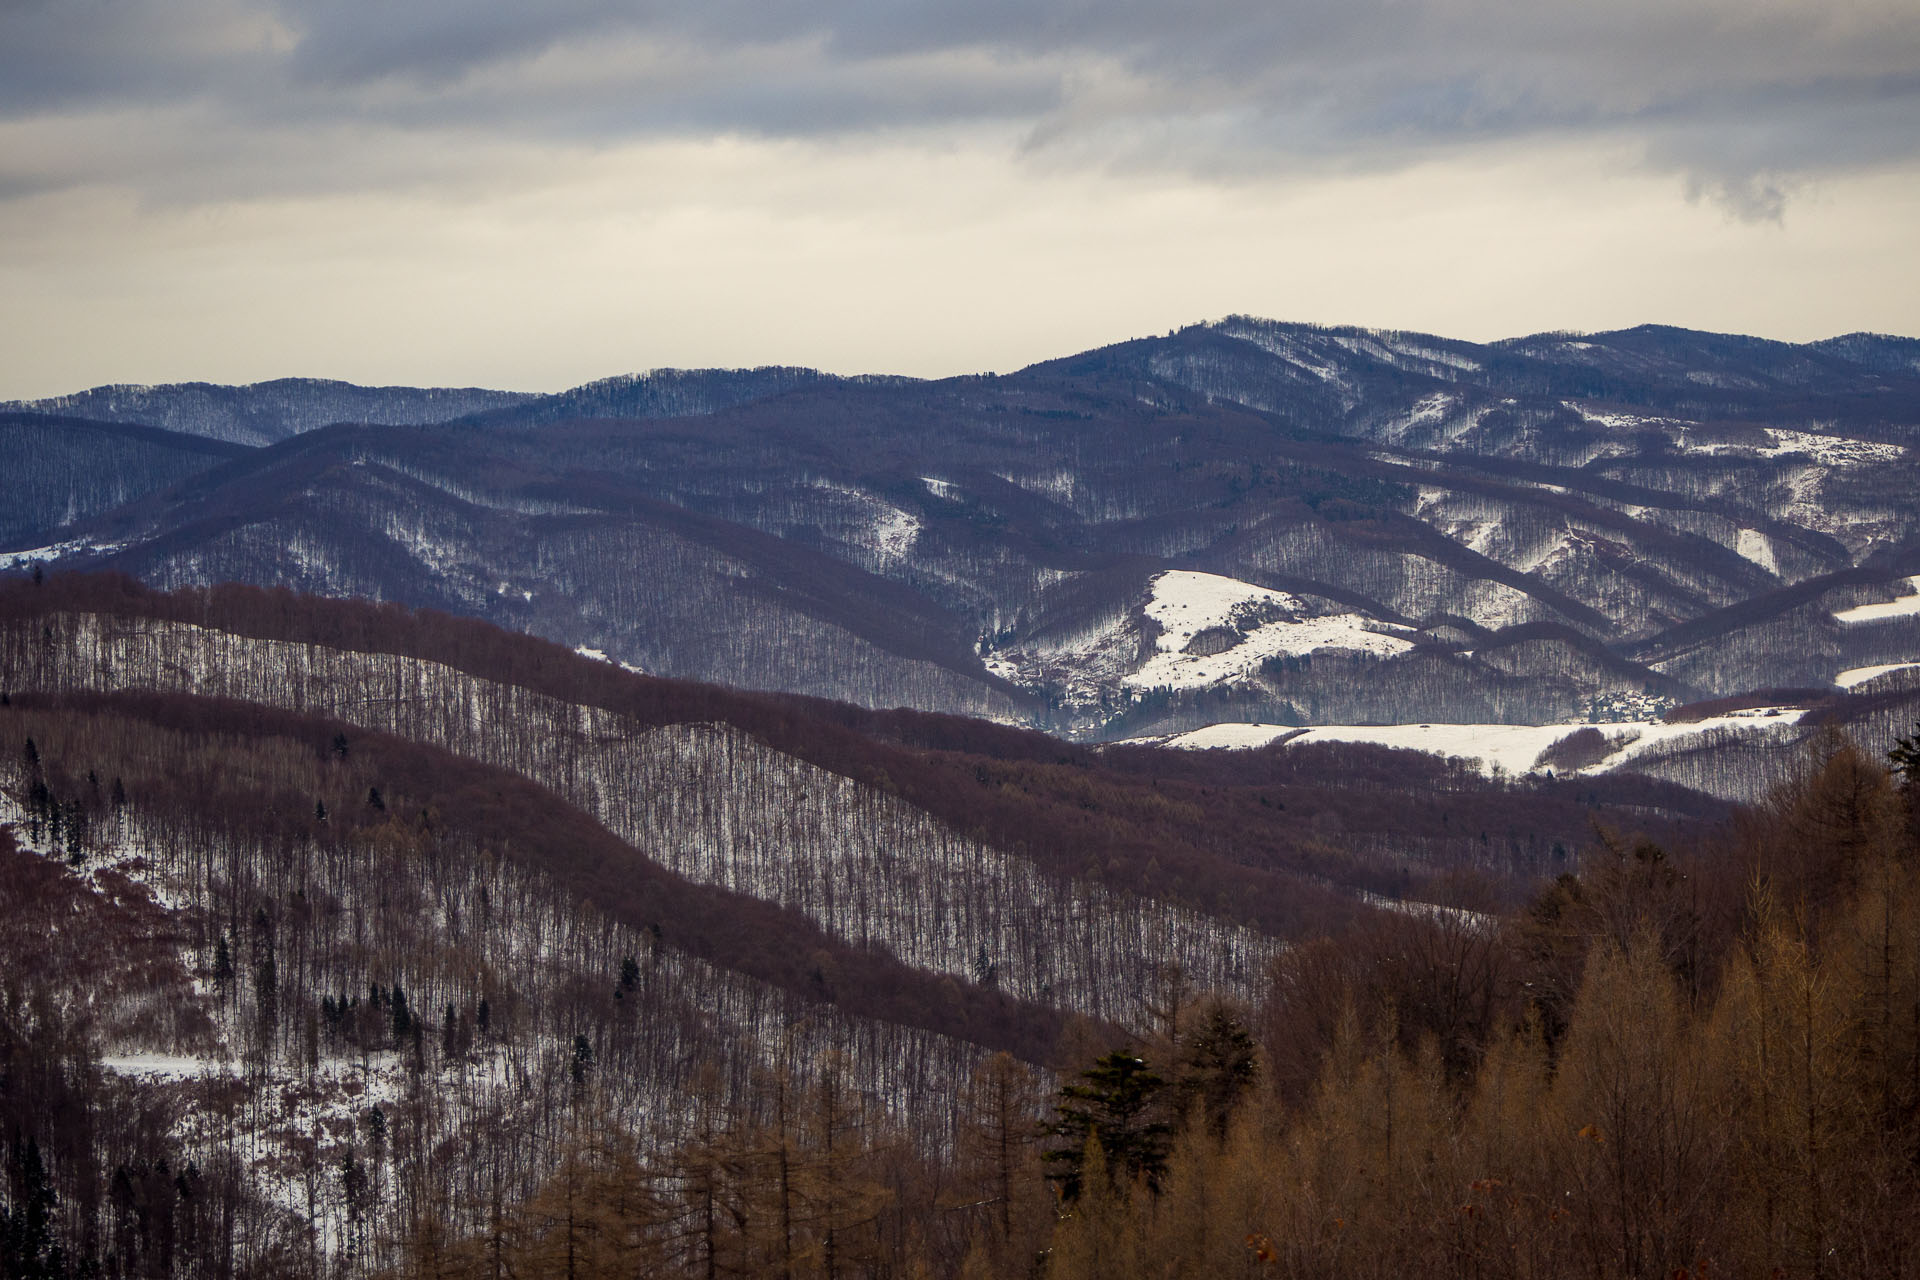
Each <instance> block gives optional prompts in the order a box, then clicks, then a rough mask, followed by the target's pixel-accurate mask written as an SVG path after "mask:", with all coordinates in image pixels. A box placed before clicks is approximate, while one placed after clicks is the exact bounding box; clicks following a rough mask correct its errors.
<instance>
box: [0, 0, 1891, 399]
mask: <svg viewBox="0 0 1920 1280" xmlns="http://www.w3.org/2000/svg"><path fill="white" fill-rule="evenodd" d="M1916 228H1920V0H1825V2H1821V3H1815V2H1812V0H1584V2H1581V3H1574V2H1571V0H1512V2H1509V0H1184V2H1182V3H1168V2H1164V0H1160V2H1155V0H1020V2H1019V3H1014V2H1012V0H967V2H966V3H958V2H948V3H917V2H915V0H752V2H749V0H632V2H627V0H546V2H544V3H538V4H534V3H526V2H525V0H513V2H509V0H404V2H402V3H396V2H395V0H283V2H281V3H271V2H263V0H0V306H4V313H3V317H4V318H0V397H24V396H43V395H51V394H55V393H59V392H64V391H71V390H76V389H79V388H82V387H86V386H91V385H94V384H97V383H102V382H159V381H179V380H187V379H206V380H213V381H223V382H231V381H252V380H257V379H262V378H270V377H278V376H285V375H291V374H303V375H312V376H324V377H340V378H349V379H352V380H355V381H361V382H404V383H417V384H424V383H439V384H448V383H457V384H463V385H466V384H474V385H485V386H497V387H512V388H524V389H528V390H546V389H557V388H560V387H563V386H567V385H571V384H574V383H577V382H581V381H584V380H587V379H590V378H595V377H600V376H605V375H607V374H611V373H616V372H624V371H629V370H635V369H644V368H650V367H657V366H663V365H678V366H712V365H728V366H733V365H755V364H809V365H816V366H820V367H823V368H827V369H832V370H835V371H839V372H863V371H873V372H897V373H912V374H922V375H938V374H948V373H960V372H973V371H980V370H990V369H992V370H1006V369H1011V368H1015V367H1018V366H1020V365H1022V364H1025V363H1028V362H1030V361H1034V360H1038V359H1044V358H1048V357H1051V356H1056V355H1062V354H1066V353H1068V352H1071V351H1074V350H1079V349H1083V348H1086V347H1090V346H1095V345H1099V344H1102V343H1106V342H1112V341H1118V340H1121V339H1124V338H1128V337H1134V336H1139V335H1141V334H1145V333H1151V332H1156V331H1164V330H1166V329H1169V328H1171V327H1174V326H1176V325H1179V324H1183V323H1186V322H1189V321H1194V320H1201V319H1208V318H1215V317H1219V316H1222V315H1226V314H1229V313H1233V312H1242V313H1250V314H1256V315H1263V316H1270V317H1275V318H1280V319H1289V320H1313V321H1322V322H1331V323H1355V324H1366V325H1375V326H1381V327H1394V328H1410V329H1424V330H1428V331H1433V332H1439V333H1444V334H1448V335H1451V336H1457V337H1465V338H1474V339H1490V338H1497V337H1505V336H1513V335H1517V334H1522V333H1528V332H1533V331H1537V330H1541V329H1562V328H1578V329H1589V330H1593V329H1605V328H1614V327H1622V326H1627V325H1632V324H1638V323H1642V322H1647V321H1656V322H1661V323H1670V324H1683V325H1690V326H1695V327H1699V328H1711V329H1720V330H1729V331H1738V332H1745V333H1757V334H1763V335H1766V336H1770V337H1779V338H1787V339H1794V340H1806V339H1812V338H1819V337H1826V336H1830V335H1832V334H1836V333H1842V332H1847V331H1851V330H1856V329H1872V330H1878V331H1882V332H1898V333H1906V334H1920V231H1916Z"/></svg>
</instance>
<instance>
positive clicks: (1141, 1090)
mask: <svg viewBox="0 0 1920 1280" xmlns="http://www.w3.org/2000/svg"><path fill="white" fill-rule="evenodd" d="M1166 1083H1167V1082H1166V1080H1165V1079H1164V1078H1162V1077H1161V1076H1160V1075H1159V1074H1158V1073H1157V1072H1155V1071H1154V1070H1153V1069H1152V1068H1151V1067H1149V1066H1148V1065H1147V1063H1146V1060H1145V1059H1143V1058H1140V1057H1138V1056H1137V1055H1135V1054H1133V1053H1130V1052H1128V1051H1126V1050H1124V1049H1116V1050H1114V1051H1113V1052H1111V1053H1108V1054H1107V1055H1106V1056H1104V1057H1102V1058H1100V1059H1099V1060H1098V1061H1096V1062H1095V1063H1094V1064H1093V1065H1092V1066H1091V1067H1089V1068H1087V1069H1086V1070H1085V1071H1082V1072H1081V1073H1080V1083H1077V1084H1068V1085H1063V1086H1061V1089H1060V1101H1059V1102H1058V1103H1057V1104H1056V1106H1055V1111H1056V1113H1057V1115H1058V1119H1056V1120H1055V1121H1054V1122H1053V1124H1052V1125H1051V1126H1049V1128H1048V1132H1049V1133H1051V1134H1052V1135H1053V1136H1054V1137H1056V1138H1058V1139H1060V1141H1061V1145H1060V1146H1058V1147H1055V1148H1053V1149H1051V1150H1049V1151H1047V1153H1046V1155H1045V1157H1044V1158H1045V1159H1046V1160H1047V1162H1048V1163H1049V1164H1050V1165H1052V1166H1053V1168H1052V1171H1051V1172H1049V1173H1048V1174H1047V1176H1048V1177H1049V1178H1051V1179H1053V1180H1054V1181H1055V1182H1056V1183H1058V1184H1059V1186H1060V1194H1061V1195H1062V1196H1063V1197H1064V1198H1066V1199H1068V1200H1074V1199H1078V1198H1079V1196H1080V1194H1081V1192H1082V1190H1083V1189H1084V1187H1083V1183H1082V1172H1083V1167H1082V1166H1083V1162H1084V1160H1085V1152H1086V1150H1087V1143H1088V1140H1089V1139H1097V1141H1098V1144H1099V1147H1100V1149H1101V1151H1102V1152H1104V1153H1105V1169H1106V1174H1107V1176H1108V1177H1110V1178H1113V1179H1114V1180H1115V1182H1116V1184H1117V1185H1119V1186H1120V1187H1122V1188H1124V1187H1125V1186H1126V1185H1127V1184H1129V1183H1131V1182H1133V1181H1134V1180H1136V1179H1139V1180H1143V1181H1145V1183H1146V1184H1147V1189H1148V1190H1150V1191H1154V1192H1158V1191H1159V1189H1160V1178H1161V1175H1162V1174H1164V1173H1165V1172H1166V1167H1167V1150H1168V1145H1169V1142H1168V1140H1169V1136H1170V1135H1171V1133H1172V1132H1173V1129H1172V1126H1171V1125H1169V1124H1167V1123H1166V1122H1165V1121H1164V1120H1160V1119H1157V1118H1155V1115H1156V1107H1155V1104H1156V1103H1157V1102H1158V1101H1159V1098H1160V1094H1161V1091H1162V1090H1163V1089H1164V1088H1165V1087H1166Z"/></svg>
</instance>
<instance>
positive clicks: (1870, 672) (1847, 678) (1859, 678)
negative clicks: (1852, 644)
mask: <svg viewBox="0 0 1920 1280" xmlns="http://www.w3.org/2000/svg"><path fill="white" fill-rule="evenodd" d="M1916 667H1920V662H1883V663H1881V664H1880V665H1879V666H1877V667H1852V668H1849V669H1848V670H1846V671H1842V672H1841V673H1840V674H1839V675H1837V676H1835V677H1834V678H1833V682H1834V683H1835V684H1837V685H1839V686H1840V687H1841V688H1842V689H1854V688H1858V687H1859V686H1860V685H1863V684H1865V683H1867V681H1869V680H1877V679H1879V678H1880V677H1881V676H1884V675H1886V674H1888V673H1889V672H1893V671H1910V670H1912V669H1914V668H1916Z"/></svg>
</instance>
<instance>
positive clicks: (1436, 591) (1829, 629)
mask: <svg viewBox="0 0 1920 1280" xmlns="http://www.w3.org/2000/svg"><path fill="white" fill-rule="evenodd" d="M0 410H4V412H3V413H0V442H3V443H4V446H5V447H6V449H7V452H8V456H10V457H12V458H14V459H16V460H17V465H16V468H15V471H14V479H13V483H12V484H11V485H10V487H9V500H8V504H7V508H8V510H7V512H6V513H5V514H4V516H0V547H6V548H9V549H10V550H9V551H8V552H7V553H5V554H4V556H0V564H5V565H10V566H12V567H14V568H16V569H20V568H24V567H26V566H27V565H28V564H29V563H39V564H42V565H44V566H45V567H48V568H55V569H59V570H67V569H79V568H87V569H95V568H98V569H112V570H118V571H121V572H124V573H128V574H131V575H133V576H135V577H137V578H139V579H141V580H142V581H145V582H147V583H150V584H152V585H154V586H156V587H159V588H163V589H174V588H182V587H191V586H200V585H207V584H211V583H216V582H222V581H240V582H249V583H255V584H260V585H277V586H288V587H293V588H296V589H298V590H302V591H307V592H314V593H319V594H325V595H334V596H353V597H361V598H366V599H372V600H386V601H395V602H400V603H404V604H407V605H411V606H416V607H427V608H433V609H438V610H443V611H446V612H449V613H455V614H461V615H467V616H472V617H478V618H484V619H487V620H489V621H492V622H495V623H498V624H500V625H503V626H507V627H510V628H513V629H517V630H522V631H526V632H530V633H533V634H536V635H540V636H543V637H546V638H549V639H552V640H555V641H558V642H559V643H561V644H564V645H566V646H568V647H570V648H575V649H578V650H581V651H584V652H587V653H589V654H592V655H595V656H598V657H603V658H605V659H606V660H607V661H608V662H611V663H617V664H620V665H623V666H626V667H628V668H631V669H634V670H638V671H644V672H647V673H651V674H656V675H663V676H672V677H682V678H691V679H697V680H703V681H709V682H715V683H720V684H726V685H732V686H736V687H740V688H747V689H760V690H770V691H780V692H787V693H797V694H805V695H813V696H819V697H825V698H831V699H837V700H842V701H846V702H851V703H854V704H857V705H862V706H867V707H876V708H881V707H892V706H904V707H915V708H919V709H922V710H929V711H942V712H957V713H964V714H969V715H975V716H985V717H989V718H992V719H995V720H999V721H1002V722H1006V723H1010V724H1019V725H1025V726H1030V727H1037V728H1042V729H1046V730H1049V731H1051V732H1054V733H1056V734H1061V735H1065V736H1068V737H1072V738H1079V739H1086V740H1112V739H1119V738H1137V737H1159V738H1163V739H1176V738H1177V736H1178V735H1183V734H1187V733H1190V732H1191V731H1193V730H1196V729H1200V728H1203V727H1205V726H1208V725H1212V724H1216V723H1219V722H1248V723H1254V722H1257V723H1262V724H1266V725H1271V726H1279V727H1288V726H1292V727H1318V728H1317V730H1316V731H1337V730H1339V729H1340V728H1341V727H1343V726H1345V727H1351V726H1365V725H1411V724H1416V723H1421V722H1425V723H1449V724H1460V723H1467V724H1495V725H1497V724H1511V725H1522V724H1568V725H1594V726H1599V727H1600V729H1601V731H1602V732H1600V733H1599V734H1598V735H1597V736H1599V737H1601V738H1603V739H1607V740H1612V739H1614V738H1624V737H1626V736H1629V735H1631V734H1634V733H1636V732H1638V731H1637V730H1635V729H1633V728H1632V727H1631V726H1644V725H1646V724H1650V723H1652V722H1654V721H1655V720H1658V719H1659V718H1660V717H1661V716H1662V715H1664V714H1666V713H1668V712H1670V711H1671V710H1672V709H1674V708H1677V707H1683V706H1688V705H1691V704H1697V703H1701V702H1703V701H1714V702H1716V703H1717V706H1716V708H1715V710H1716V711H1717V712H1725V711H1733V710H1738V709H1739V708H1741V707H1748V708H1785V709H1788V710H1790V711H1792V712H1793V714H1792V715H1791V716H1790V717H1789V720H1791V721H1792V722H1793V723H1795V724H1798V723H1799V722H1801V721H1804V720H1807V719H1808V716H1809V714H1810V713H1812V712H1813V711H1814V710H1815V709H1817V708H1825V710H1824V711H1821V712H1820V713H1819V714H1820V715H1824V716H1826V717H1827V718H1834V717H1835V716H1838V717H1839V718H1841V719H1845V718H1846V717H1847V716H1850V715H1855V714H1861V712H1860V710H1859V707H1860V700H1862V699H1865V700H1868V701H1871V700H1872V699H1875V698H1879V699H1881V703H1879V704H1876V705H1878V706H1881V710H1880V711H1879V712H1876V714H1879V715H1881V717H1882V718H1886V719H1889V722H1891V721H1892V720H1897V719H1898V718H1899V717H1900V716H1903V715H1905V703H1906V697H1905V694H1906V693H1907V692H1908V691H1909V689H1920V679H1916V673H1920V668H1916V667H1914V666H1913V665H1911V664H1914V663H1916V662H1920V527H1917V526H1916V517H1915V513H1914V511H1913V508H1912V504H1911V495H1912V493H1913V492H1915V490H1916V482H1920V466H1917V465H1916V462H1917V455H1916V453H1915V448H1916V446H1920V341H1917V340H1913V339H1907V338H1896V337H1886V336H1880V335H1872V334H1853V335H1848V336H1845V337H1840V338H1835V339H1831V340H1828V341H1825V342H1817V343H1811V344H1805V345H1794V344H1786V343H1778V342H1769V341H1763V340H1760V339H1754V338H1745V337H1737V336H1727V335H1717V334H1707V333H1698V332H1692V331H1687V330H1679V329H1670V328H1661V327H1655V326H1646V327H1641V328H1637V329H1629V330H1623V331H1619V332H1614V333H1602V334H1584V335H1581V334H1561V333H1554V334H1540V335H1534V336H1531V337H1526V338H1519V339H1513V340H1509V341H1504V342H1495V343H1487V344H1477V343H1469V342H1461V341H1454V340H1450V339H1445V338H1439V337H1433V336H1428V335H1420V334H1409V333H1399V332H1388V331H1378V330H1363V329H1353V328H1325V327H1317V326H1309V325H1298V324H1283V323H1277V322H1272V321H1265V320H1257V319H1250V318H1245V317H1234V318H1229V319H1227V320H1224V321H1220V322H1217V323H1210V324H1203V325H1194V326H1190V327H1187V328H1184V329H1180V330H1177V331H1175V332H1172V333H1169V334H1167V335H1166V336H1164V337H1153V338H1145V339H1139V340H1135V341H1130V342H1125V343H1121V344H1118V345H1115V346H1111V347H1106V348H1101V349H1099V350H1095V351H1090V352H1085V353H1082V354H1079V355H1075V356H1071V357H1067V358H1064V359H1059V360H1053V361H1048V362H1045V363H1042V364H1038V365H1034V366H1032V367H1030V368H1027V369H1023V370H1020V371H1019V372H1016V373H1012V374H1008V375H1004V376H973V377H959V378H950V379H944V380H937V381H916V380H911V379H904V378H890V377H860V378H845V377H836V376H832V375H827V374H822V373H818V372H814V371H810V370H804V369H791V368H768V369H755V370H745V371H694V372H687V371H671V370H669V371H656V372H654V373H650V374H645V375H638V376H631V377H621V378H612V379H608V380H605V381H602V382H596V383H591V384H588V385H586V386H583V387H579V388H575V389H573V390H571V391H567V392H562V393H560V394H557V395H525V394H519V393H511V392H496V391H479V390H472V389H463V390H446V389H412V388H361V387H353V386H351V385H349V384H344V383H329V382H317V381H306V380H284V381H280V382H273V383H261V384H255V385H253V386H249V387H214V386H208V385H204V384H185V385H179V386H167V387H148V388H131V387H108V388H98V389H95V390H93V391H88V392H83V393H80V394H77V395H72V396H64V397H59V398H57V399H54V400H48V401H38V402H32V403H15V404H10V405H5V406H0ZM1889 700H1890V701H1889ZM1835 707H1839V708H1840V709H1839V710H1838V711H1836V710H1835ZM1695 718H1698V717H1695ZM1816 718H1817V717H1816ZM1776 719H1777V717H1776ZM1610 725H1617V726H1623V727H1622V728H1620V729H1618V730H1609V729H1607V728H1606V726H1610ZM1765 727H1767V728H1768V729H1777V728H1778V727H1779V726H1778V725H1777V724H1775V725H1768V726H1765ZM1609 735H1611V738H1609ZM1800 736H1804V735H1800ZM1794 737H1795V735H1793V734H1788V735H1785V738H1794ZM1773 739H1781V740H1780V741H1773V740H1772V739H1769V741H1771V742H1772V745H1774V746H1781V745H1784V744H1785V739H1784V738H1782V735H1780V734H1777V733H1775V734H1774V735H1773ZM1645 764H1646V762H1645V761H1643V762H1642V765H1643V766H1644V765H1645ZM1653 771H1655V772H1658V771H1659V770H1658V769H1655V770H1653ZM1668 776H1674V777H1676V778H1678V779H1679V780H1683V781H1688V782H1689V783H1691V784H1693V785H1701V784H1702V782H1703V781H1704V782H1706V783H1707V784H1708V785H1710V786H1717V787H1718V789H1720V790H1722V791H1723V792H1728V793H1740V792H1741V791H1742V790H1743V788H1746V789H1749V790H1750V788H1748V787H1746V784H1744V783H1741V784H1737V785H1736V784H1727V783H1725V782H1724V780H1722V782H1720V783H1715V782H1714V780H1713V778H1714V775H1713V771H1712V770H1708V771H1706V772H1705V773H1702V772H1700V771H1699V770H1697V769H1696V770H1694V771H1693V772H1692V773H1685V771H1681V772H1670V773H1669V775H1668Z"/></svg>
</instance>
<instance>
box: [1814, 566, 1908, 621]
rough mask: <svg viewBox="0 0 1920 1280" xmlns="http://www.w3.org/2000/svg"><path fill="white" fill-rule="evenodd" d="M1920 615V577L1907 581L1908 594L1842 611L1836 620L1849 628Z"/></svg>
mask: <svg viewBox="0 0 1920 1280" xmlns="http://www.w3.org/2000/svg"><path fill="white" fill-rule="evenodd" d="M1917 613H1920V576H1915V577H1912V578H1908V579H1907V594H1906V595H1903V596H1900V597H1899V598H1897V599H1894V600H1887V601H1883V602H1882V603H1880V604H1862V605H1856V606H1854V607H1853V608H1851V609H1841V610H1840V611H1838V612H1837V613H1835V614H1834V615H1833V616H1834V620H1835V621H1838V622H1844V623H1847V624H1848V625H1849V626H1851V625H1853V624H1856V623H1861V622H1880V621H1882V620H1884V619H1887V618H1906V617H1911V616H1912V615H1914V614H1917Z"/></svg>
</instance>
